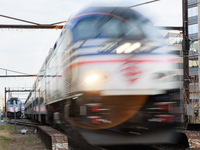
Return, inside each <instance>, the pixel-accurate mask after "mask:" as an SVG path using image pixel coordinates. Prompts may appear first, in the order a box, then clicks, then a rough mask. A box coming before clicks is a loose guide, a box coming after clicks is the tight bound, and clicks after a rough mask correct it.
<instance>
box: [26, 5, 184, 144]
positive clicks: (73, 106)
mask: <svg viewBox="0 0 200 150" xmlns="http://www.w3.org/2000/svg"><path fill="white" fill-rule="evenodd" d="M175 50H176V49H174V50H173V51H171V50H170V49H169V47H167V46H166V45H165V43H164V42H163V38H162V37H161V36H160V35H159V33H158V32H157V30H156V29H155V28H154V27H153V26H152V24H151V22H150V21H149V20H148V19H146V18H145V17H144V16H142V15H140V14H139V13H137V12H136V11H134V10H132V9H129V8H123V7H119V8H114V7H93V8H88V9H85V10H84V11H82V12H80V13H79V14H77V15H76V16H75V17H73V18H72V19H70V20H69V21H68V22H67V23H66V24H65V26H64V27H63V29H62V32H61V34H60V36H59V38H58V40H57V42H56V43H55V45H54V47H53V49H51V50H50V52H49V54H48V56H47V57H46V59H45V61H44V63H43V66H42V68H41V70H40V72H39V76H38V77H37V79H36V81H35V83H34V85H33V91H32V92H31V93H30V94H29V96H28V98H27V100H26V103H25V114H26V116H28V117H30V118H33V119H36V120H39V121H41V122H43V121H44V122H47V123H49V124H62V123H64V124H66V123H68V124H70V125H71V126H72V127H73V129H75V131H76V132H77V133H78V134H80V136H81V137H82V138H84V139H85V140H86V141H88V142H89V143H91V144H97V145H110V144H127V143H129V144H130V143H167V142H173V140H174V139H173V138H172V136H173V133H172V132H171V129H172V128H173V127H174V125H175V124H176V123H177V122H179V121H180V115H179V111H178V110H177V109H176V108H175V106H178V105H179V99H180V96H179V86H180V83H181V82H180V81H179V80H178V79H179V77H180V75H181V73H180V72H181V69H179V68H178V67H177V66H179V65H180V63H181V59H180V57H179V55H178V54H177V53H176V51H175ZM177 108H178V107H177Z"/></svg>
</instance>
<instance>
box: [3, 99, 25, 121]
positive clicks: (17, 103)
mask: <svg viewBox="0 0 200 150" xmlns="http://www.w3.org/2000/svg"><path fill="white" fill-rule="evenodd" d="M6 103H7V108H6V109H7V117H8V118H14V112H16V118H20V117H21V100H20V99H19V98H17V97H11V98H10V99H8V100H7V102H6ZM14 104H15V108H14ZM14 109H15V110H14Z"/></svg>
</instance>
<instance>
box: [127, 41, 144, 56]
mask: <svg viewBox="0 0 200 150" xmlns="http://www.w3.org/2000/svg"><path fill="white" fill-rule="evenodd" d="M140 47H141V43H140V42H137V43H134V44H133V45H131V46H130V47H129V48H127V49H126V50H125V51H124V53H130V52H132V51H134V50H136V49H138V48H140Z"/></svg>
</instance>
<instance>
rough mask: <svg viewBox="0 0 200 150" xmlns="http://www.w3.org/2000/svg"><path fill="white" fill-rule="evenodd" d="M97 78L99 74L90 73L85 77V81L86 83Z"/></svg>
mask: <svg viewBox="0 0 200 150" xmlns="http://www.w3.org/2000/svg"><path fill="white" fill-rule="evenodd" d="M98 78H99V76H98V75H97V74H90V75H88V76H87V77H86V78H85V82H87V83H93V82H95V81H96V80H97V79H98Z"/></svg>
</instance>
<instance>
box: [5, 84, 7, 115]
mask: <svg viewBox="0 0 200 150" xmlns="http://www.w3.org/2000/svg"><path fill="white" fill-rule="evenodd" d="M6 107H7V106H6V87H5V117H7V110H6Z"/></svg>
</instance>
